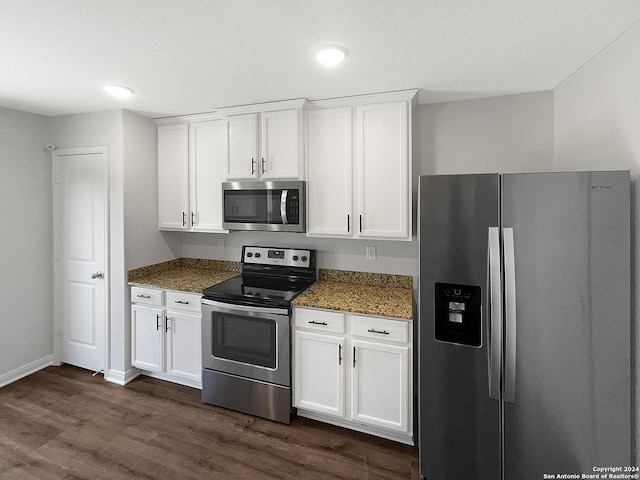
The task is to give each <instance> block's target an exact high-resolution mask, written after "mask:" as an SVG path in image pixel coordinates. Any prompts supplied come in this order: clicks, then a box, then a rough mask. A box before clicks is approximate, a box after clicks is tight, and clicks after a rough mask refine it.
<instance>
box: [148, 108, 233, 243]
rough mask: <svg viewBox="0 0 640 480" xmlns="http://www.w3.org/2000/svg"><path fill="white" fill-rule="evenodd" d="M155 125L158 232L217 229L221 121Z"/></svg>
mask: <svg viewBox="0 0 640 480" xmlns="http://www.w3.org/2000/svg"><path fill="white" fill-rule="evenodd" d="M176 121H180V122H181V123H176V124H173V125H166V124H161V125H160V126H158V217H159V222H158V223H159V228H160V229H161V230H187V231H197V232H226V230H224V229H223V228H222V168H221V163H222V155H223V133H224V127H225V124H224V122H223V121H222V119H213V120H204V119H203V120H202V121H196V119H193V121H190V119H188V118H185V117H183V118H182V119H179V120H176Z"/></svg>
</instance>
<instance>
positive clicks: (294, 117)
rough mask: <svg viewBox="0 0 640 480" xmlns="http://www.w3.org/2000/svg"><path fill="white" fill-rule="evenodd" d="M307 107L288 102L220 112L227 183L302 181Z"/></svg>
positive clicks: (228, 108) (232, 108)
mask: <svg viewBox="0 0 640 480" xmlns="http://www.w3.org/2000/svg"><path fill="white" fill-rule="evenodd" d="M305 103H306V101H305V100H288V101H286V102H274V103H269V104H259V105H249V106H242V107H225V108H221V109H219V110H218V113H220V114H222V115H223V117H224V121H225V134H224V145H223V149H224V162H223V163H224V176H225V179H226V180H230V181H233V180H256V179H265V180H271V179H296V180H297V179H302V178H303V168H302V167H303V166H304V161H303V152H304V150H303V148H302V107H303V106H304V104H305Z"/></svg>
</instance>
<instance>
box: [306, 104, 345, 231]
mask: <svg viewBox="0 0 640 480" xmlns="http://www.w3.org/2000/svg"><path fill="white" fill-rule="evenodd" d="M352 130H353V123H352V114H351V108H331V109H327V110H315V111H310V112H308V114H307V159H308V160H307V163H308V172H309V182H308V184H307V192H308V198H309V218H308V219H307V225H308V230H307V232H308V235H309V236H319V237H350V236H352V235H353V226H354V222H353V214H352V185H353V180H352V166H353V161H352V160H353V139H352V137H353V135H352Z"/></svg>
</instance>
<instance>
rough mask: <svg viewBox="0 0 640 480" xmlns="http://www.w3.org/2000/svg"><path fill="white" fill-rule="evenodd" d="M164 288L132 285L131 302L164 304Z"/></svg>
mask: <svg viewBox="0 0 640 480" xmlns="http://www.w3.org/2000/svg"><path fill="white" fill-rule="evenodd" d="M163 293H164V291H163V290H157V289H155V288H142V287H131V303H142V304H144V305H154V306H156V307H161V306H162V299H163V298H162V294H163Z"/></svg>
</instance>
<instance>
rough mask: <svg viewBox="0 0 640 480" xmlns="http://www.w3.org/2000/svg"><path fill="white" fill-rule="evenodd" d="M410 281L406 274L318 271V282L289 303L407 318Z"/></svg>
mask: <svg viewBox="0 0 640 480" xmlns="http://www.w3.org/2000/svg"><path fill="white" fill-rule="evenodd" d="M412 283H413V278H412V277H411V276H408V275H386V274H381V273H366V272H349V271H345V270H320V273H319V274H318V281H317V282H316V283H314V284H313V285H311V286H310V287H309V288H308V289H307V290H305V291H304V292H303V293H301V294H300V295H298V296H297V297H296V298H295V299H294V300H293V305H295V306H298V307H312V308H324V309H327V310H342V311H346V312H352V313H362V314H364V315H378V316H382V317H392V318H403V319H408V320H411V319H413V290H412Z"/></svg>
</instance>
